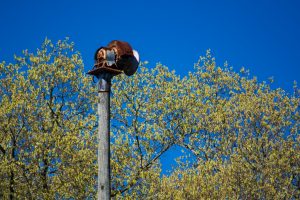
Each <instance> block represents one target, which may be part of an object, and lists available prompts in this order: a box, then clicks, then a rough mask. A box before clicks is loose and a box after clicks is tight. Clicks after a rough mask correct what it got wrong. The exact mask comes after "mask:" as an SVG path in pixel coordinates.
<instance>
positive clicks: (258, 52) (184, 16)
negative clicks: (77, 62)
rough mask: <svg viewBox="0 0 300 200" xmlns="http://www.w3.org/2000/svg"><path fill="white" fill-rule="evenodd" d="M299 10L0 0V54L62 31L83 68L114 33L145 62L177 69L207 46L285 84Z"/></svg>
mask: <svg viewBox="0 0 300 200" xmlns="http://www.w3.org/2000/svg"><path fill="white" fill-rule="evenodd" d="M299 11H300V1H296V0H248V1H246V0H235V1H234V0H222V1H221V0H216V1H213V0H205V1H204V0H198V1H196V0H194V1H192V0H185V1H181V0H180V1H179V0H169V1H166V0H161V1H158V0H151V1H142V0H139V1H138V0H135V1H129V0H128V1H125V0H123V1H121V0H116V1H112V0H107V1H101V0H98V1H96V0H95V1H89V0H84V1H83V0H82V1H79V0H73V1H71V0H60V1H58V0H51V1H50V0H48V1H46V0H43V1H41V0H28V1H21V0H18V1H13V0H7V1H5V0H0V30H1V31H0V60H6V61H8V62H12V58H13V55H14V54H21V51H22V50H23V49H29V50H32V51H34V50H35V49H36V48H38V47H39V46H40V44H41V43H42V41H43V40H44V38H45V37H48V38H50V39H51V40H53V41H56V40H58V39H63V38H64V37H66V36H68V37H70V39H71V40H72V41H74V42H75V44H76V47H77V49H78V50H79V51H80V52H81V53H82V55H83V59H84V63H85V69H86V71H88V70H89V69H90V68H91V67H92V64H93V53H94V51H95V50H96V48H97V47H99V46H102V45H106V44H107V43H108V42H110V41H111V40H113V39H119V40H124V41H128V42H130V43H131V44H132V46H133V47H134V48H135V49H137V50H138V51H139V53H140V56H141V59H142V60H147V61H149V62H150V66H153V65H155V63H157V62H161V63H162V64H164V65H167V66H168V67H169V68H170V69H172V70H173V69H174V70H176V72H177V73H179V74H181V75H182V76H184V75H186V74H187V72H188V71H191V70H193V64H194V63H195V62H197V60H198V57H199V56H200V55H204V54H205V51H206V49H208V48H210V49H211V50H212V52H213V54H214V55H215V56H216V58H217V61H218V62H219V64H220V65H221V64H222V63H223V62H224V61H225V60H227V61H228V62H229V64H230V65H232V66H233V67H234V68H235V69H236V70H239V69H240V68H241V67H242V66H245V67H246V68H248V69H250V72H251V74H252V75H255V76H257V77H258V79H259V80H265V79H267V78H268V77H270V76H274V78H275V84H274V86H276V87H279V86H280V87H282V88H284V89H286V90H288V91H291V88H292V84H293V80H297V82H298V83H299V82H300V78H299V77H300V76H299V75H300V38H299V37H300V12H299ZM165 158H166V160H169V161H170V159H171V157H170V156H166V157H165Z"/></svg>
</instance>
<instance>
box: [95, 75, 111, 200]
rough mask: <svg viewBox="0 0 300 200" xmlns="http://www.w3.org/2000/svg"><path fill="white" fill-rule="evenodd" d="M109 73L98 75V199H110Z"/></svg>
mask: <svg viewBox="0 0 300 200" xmlns="http://www.w3.org/2000/svg"><path fill="white" fill-rule="evenodd" d="M111 78H112V76H111V75H110V74H101V75H99V76H98V79H99V83H98V98H99V99H98V115H99V125H98V126H99V127H98V142H99V143H98V200H109V199H110V81H111Z"/></svg>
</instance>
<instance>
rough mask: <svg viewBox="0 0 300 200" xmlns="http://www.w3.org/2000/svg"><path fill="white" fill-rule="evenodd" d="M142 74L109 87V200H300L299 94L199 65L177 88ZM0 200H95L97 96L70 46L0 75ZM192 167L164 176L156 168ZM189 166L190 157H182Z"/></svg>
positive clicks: (161, 74)
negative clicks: (181, 153)
mask: <svg viewBox="0 0 300 200" xmlns="http://www.w3.org/2000/svg"><path fill="white" fill-rule="evenodd" d="M145 65H146V63H142V64H141V66H140V68H139V71H138V73H137V74H135V75H134V76H132V77H130V78H127V77H126V76H123V75H122V76H118V77H115V78H114V79H113V84H112V86H113V87H112V99H111V106H112V108H111V117H112V123H111V126H112V127H111V138H112V141H111V153H112V157H111V166H112V169H111V170H112V196H113V197H115V198H117V199H206V198H213V199H220V198H240V199H244V198H250V197H251V198H255V199H269V198H299V195H300V194H299V193H300V174H299V173H300V171H299V165H300V162H299V160H300V159H299V155H300V154H299V150H300V149H299V142H300V137H299V90H298V89H297V87H296V86H295V88H294V90H295V92H294V94H292V95H289V94H287V93H286V92H284V91H283V90H282V89H271V86H270V84H269V83H266V82H262V83H259V82H258V81H257V79H256V78H251V77H250V76H249V75H248V73H247V72H245V70H244V69H242V71H241V72H240V73H236V72H234V71H233V69H231V68H228V67H227V66H226V65H225V66H224V67H222V68H221V67H217V65H216V62H215V60H214V58H212V57H211V54H210V52H209V51H208V53H207V55H206V56H205V57H203V58H201V59H200V60H199V62H198V63H197V64H196V65H195V70H194V72H190V73H189V75H188V76H187V77H184V78H180V76H178V75H176V73H175V72H174V71H169V69H168V68H167V67H165V66H163V65H161V64H157V66H156V67H154V68H152V69H150V68H147V67H146V66H145ZM0 77H1V79H0V102H1V104H0V124H1V127H0V178H1V180H3V181H1V182H0V197H2V198H3V199H92V198H95V196H96V195H95V194H96V180H97V179H96V176H97V163H96V149H97V140H96V132H97V131H96V129H97V121H96V118H97V117H96V111H95V110H96V100H97V99H96V90H95V88H96V87H95V85H94V84H93V82H92V78H91V77H87V76H86V75H85V73H84V68H83V61H82V58H81V56H80V53H79V52H77V51H74V44H73V43H70V42H69V41H68V40H67V39H66V40H64V41H58V42H57V43H56V44H53V43H52V42H51V41H50V40H48V39H46V40H45V42H44V43H43V45H42V47H41V49H40V50H37V53H35V54H33V53H28V51H24V52H23V56H21V57H16V63H15V64H6V63H4V62H3V63H1V64H0ZM173 146H180V147H181V148H182V149H185V150H186V152H188V153H190V154H191V156H190V157H185V158H183V159H178V163H179V167H178V169H175V170H174V171H173V172H172V173H171V174H170V176H168V177H166V176H163V177H161V166H160V157H161V155H163V154H164V153H165V152H167V151H169V150H170V148H171V147H173ZM187 156H188V155H187Z"/></svg>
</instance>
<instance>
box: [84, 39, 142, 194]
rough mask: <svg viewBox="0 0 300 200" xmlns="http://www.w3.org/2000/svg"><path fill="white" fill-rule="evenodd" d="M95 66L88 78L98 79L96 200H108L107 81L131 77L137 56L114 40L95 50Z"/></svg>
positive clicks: (122, 43)
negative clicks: (121, 76) (120, 76)
mask: <svg viewBox="0 0 300 200" xmlns="http://www.w3.org/2000/svg"><path fill="white" fill-rule="evenodd" d="M94 60H95V65H94V67H93V69H92V70H90V71H89V72H88V74H90V75H93V76H96V77H97V79H98V116H99V121H98V136H97V139H98V187H97V189H98V194H97V199H98V200H109V199H110V196H111V183H110V87H111V79H112V78H113V77H114V76H116V75H119V74H121V73H124V74H126V75H127V76H131V75H133V74H134V73H135V72H136V70H137V68H138V65H139V55H138V52H137V51H135V50H133V49H132V48H131V46H130V45H129V44H128V43H127V42H122V41H118V40H114V41H112V42H110V43H109V44H108V46H107V47H101V48H99V49H98V50H97V51H96V53H95V56H94Z"/></svg>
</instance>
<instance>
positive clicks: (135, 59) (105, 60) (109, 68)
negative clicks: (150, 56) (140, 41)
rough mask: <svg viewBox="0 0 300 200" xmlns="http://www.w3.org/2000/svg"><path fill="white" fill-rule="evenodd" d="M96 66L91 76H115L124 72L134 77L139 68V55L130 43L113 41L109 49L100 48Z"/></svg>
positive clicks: (97, 53) (96, 53)
mask: <svg viewBox="0 0 300 200" xmlns="http://www.w3.org/2000/svg"><path fill="white" fill-rule="evenodd" d="M94 60H95V65H94V67H93V69H92V70H90V71H89V72H88V74H90V75H95V76H98V75H99V74H103V73H109V74H111V75H113V76H115V75H118V74H121V73H122V72H124V73H125V74H126V75H127V76H131V75H133V74H134V73H135V72H136V71H137V68H138V66H139V54H138V52H137V51H136V50H134V49H132V47H131V46H130V44H129V43H127V42H123V41H119V40H113V41H111V42H110V43H109V44H108V45H107V47H100V48H99V49H97V51H96V52H95V55H94Z"/></svg>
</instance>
